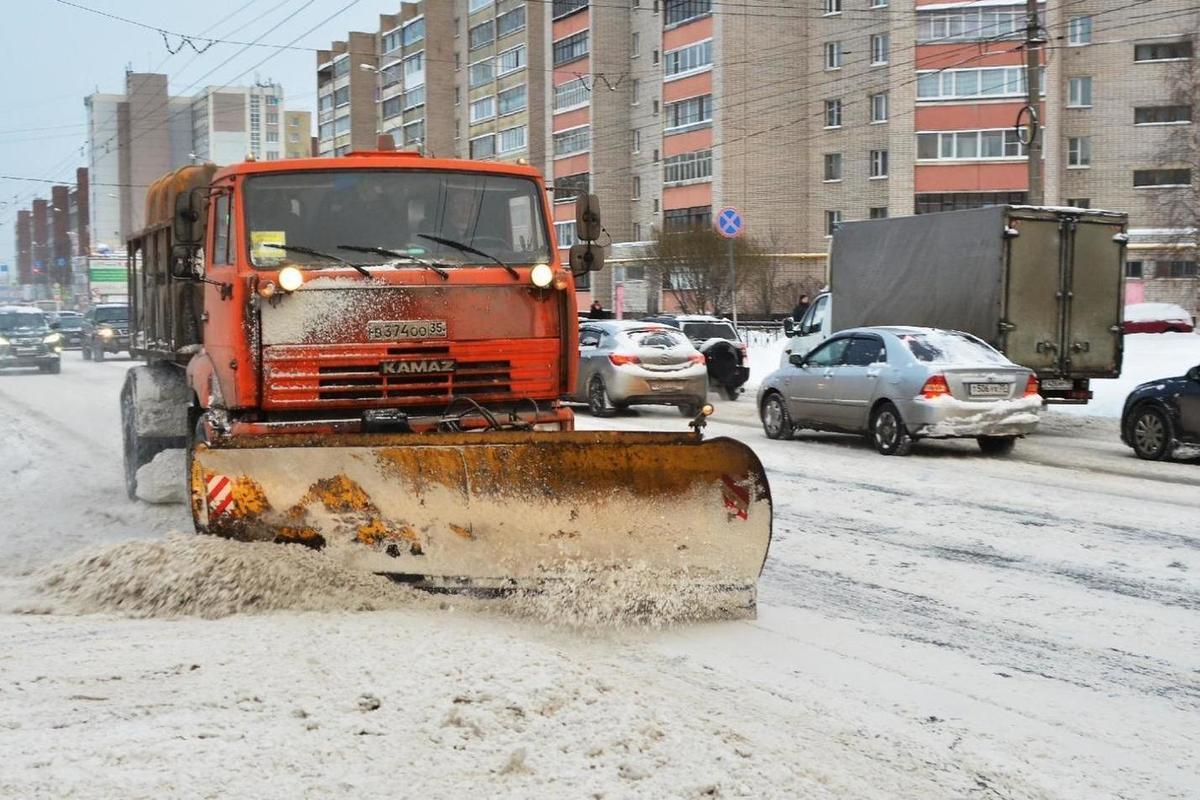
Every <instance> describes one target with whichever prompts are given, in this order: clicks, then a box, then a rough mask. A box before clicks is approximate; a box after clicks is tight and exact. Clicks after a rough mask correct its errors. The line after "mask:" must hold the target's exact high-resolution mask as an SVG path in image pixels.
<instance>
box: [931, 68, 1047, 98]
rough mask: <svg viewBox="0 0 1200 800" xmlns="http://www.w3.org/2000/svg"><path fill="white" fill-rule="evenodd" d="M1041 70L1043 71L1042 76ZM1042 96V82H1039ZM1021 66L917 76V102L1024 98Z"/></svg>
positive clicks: (1043, 86)
mask: <svg viewBox="0 0 1200 800" xmlns="http://www.w3.org/2000/svg"><path fill="white" fill-rule="evenodd" d="M1044 72H1045V70H1043V73H1044ZM1040 88H1041V93H1042V94H1045V93H1046V82H1045V81H1044V80H1043V81H1041V83H1040ZM1025 93H1026V90H1025V68H1024V67H984V68H982V69H948V70H933V71H924V72H919V73H917V99H918V100H957V99H959V98H964V97H1024V96H1025Z"/></svg>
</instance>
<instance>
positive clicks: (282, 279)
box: [279, 267, 304, 292]
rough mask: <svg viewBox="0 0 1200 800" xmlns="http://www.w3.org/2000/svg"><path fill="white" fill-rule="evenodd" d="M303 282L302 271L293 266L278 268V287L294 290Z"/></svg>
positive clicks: (289, 290)
mask: <svg viewBox="0 0 1200 800" xmlns="http://www.w3.org/2000/svg"><path fill="white" fill-rule="evenodd" d="M303 283H304V273H303V272H301V271H300V270H298V269H296V268H295V267H284V268H283V269H281V270H279V288H280V289H283V290H284V291H285V292H294V291H296V290H297V289H299V288H300V287H301V285H303Z"/></svg>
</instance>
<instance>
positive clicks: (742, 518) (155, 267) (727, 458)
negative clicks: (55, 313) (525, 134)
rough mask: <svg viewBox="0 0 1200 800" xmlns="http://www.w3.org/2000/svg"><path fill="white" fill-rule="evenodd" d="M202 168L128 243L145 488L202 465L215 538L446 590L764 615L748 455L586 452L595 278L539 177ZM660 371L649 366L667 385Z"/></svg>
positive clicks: (756, 495) (425, 167) (395, 159)
mask: <svg viewBox="0 0 1200 800" xmlns="http://www.w3.org/2000/svg"><path fill="white" fill-rule="evenodd" d="M389 145H390V143H389V142H387V141H386V137H385V138H384V140H381V143H380V149H379V150H378V151H373V152H366V153H353V154H350V155H347V156H344V157H339V158H322V159H293V160H284V161H264V162H255V161H247V162H244V163H240V164H236V165H233V166H229V167H224V168H217V167H215V166H213V165H211V164H207V165H193V166H188V167H183V168H181V169H179V170H177V171H175V172H173V173H171V174H169V175H166V176H164V177H162V178H160V179H159V180H158V181H156V182H155V183H154V184H153V185H152V186H151V187H150V189H149V190H148V195H147V212H146V216H147V227H146V228H145V229H144V230H142V231H141V232H140V233H138V234H136V235H135V236H133V237H132V238H131V239H130V241H129V242H128V253H129V263H128V267H129V299H130V306H131V314H130V316H131V319H130V322H131V325H130V327H131V337H132V338H131V348H132V352H133V354H134V356H135V357H137V358H139V359H140V360H143V361H145V363H144V364H140V365H138V366H135V367H133V368H132V369H130V370H129V373H128V376H127V377H126V381H125V384H124V387H123V389H122V393H121V411H122V425H123V432H124V456H125V481H126V488H127V490H128V492H129V494H130V496H131V497H132V496H134V495H135V494H136V492H137V480H138V471H139V469H140V468H141V467H143V466H144V465H146V464H148V463H149V462H150V461H151V460H152V459H153V458H154V457H155V456H156V455H157V454H158V453H159V452H160V451H162V450H164V449H167V448H173V447H186V448H187V452H188V481H189V495H190V502H191V508H192V515H193V518H194V521H195V526H196V530H197V531H198V532H200V533H207V534H214V535H217V536H222V537H227V538H232V539H237V540H244V541H274V542H281V543H299V544H303V545H307V546H310V547H313V548H318V549H322V550H324V551H326V552H327V553H329V554H331V555H337V556H338V557H342V558H344V559H346V560H347V561H348V562H349V563H351V564H352V565H353V566H356V567H360V568H363V569H367V570H371V571H374V572H378V573H386V574H389V575H393V576H396V577H397V578H398V579H400V580H405V581H409V582H412V583H415V584H418V585H421V586H426V587H430V588H439V589H454V588H463V589H481V590H500V591H503V590H507V589H512V588H525V587H535V588H536V586H537V585H543V584H544V582H546V581H553V580H562V579H566V578H568V577H570V576H572V575H579V574H580V570H596V569H601V570H607V569H631V570H652V571H654V572H656V573H664V574H667V575H669V576H676V577H678V578H679V579H681V580H683V581H685V582H686V583H688V584H689V585H690V584H693V583H695V584H702V585H705V586H707V585H711V587H712V589H713V591H715V592H731V593H734V595H735V597H736V598H737V600H738V602H740V603H741V604H742V605H744V606H748V607H753V605H754V599H755V590H756V585H757V579H758V575H759V573H760V571H761V569H762V565H763V561H764V559H765V558H766V554H767V548H768V545H769V542H770V538H771V499H770V493H769V488H768V485H767V479H766V475H765V474H764V472H763V468H762V465H761V464H760V463H759V461H758V459H757V457H756V456H755V455H754V453H753V452H752V451H751V450H750V449H749V448H748V447H746V446H745V445H743V444H741V443H739V442H737V441H734V440H731V439H724V438H716V439H710V440H704V439H703V437H702V432H701V429H702V427H703V415H704V414H706V413H711V410H712V409H711V407H706V408H705V409H704V411H703V412H702V416H701V417H698V418H697V419H696V420H694V421H693V423H692V428H693V430H691V431H687V430H681V431H679V432H662V433H626V432H615V431H604V432H600V431H576V430H574V416H573V412H572V410H571V409H570V408H569V407H567V406H565V405H563V404H562V402H560V398H562V397H563V396H565V395H566V394H568V393H569V392H570V391H571V389H572V387H573V385H574V381H575V371H576V365H577V360H578V341H577V324H578V323H577V313H576V301H575V277H576V276H579V275H583V274H586V272H587V271H589V270H595V269H599V268H600V267H601V266H602V264H603V251H602V250H601V249H600V247H599V246H598V245H596V244H595V242H596V240H597V239H598V238H599V237H600V235H601V228H600V219H599V210H598V205H597V202H596V198H595V197H594V196H588V195H583V196H581V197H579V198H578V199H577V202H576V209H575V211H576V217H577V220H576V222H577V230H578V234H579V236H580V238H581V239H582V242H581V243H580V244H577V245H575V246H574V247H573V248H572V249H571V251H570V258H569V259H568V260H567V261H568V263H566V264H563V263H562V260H561V259H560V257H559V250H558V247H557V245H556V242H555V240H554V228H553V226H552V224H551V223H552V220H553V219H554V217H553V213H552V206H551V202H550V200H549V198H548V195H547V192H546V190H545V188H544V183H543V179H542V176H541V175H540V174H539V173H538V172H537V171H536V170H534V169H532V168H530V167H527V166H522V165H517V164H496V163H484V162H475V161H465V160H448V159H433V158H425V157H423V156H421V155H420V154H417V153H410V152H403V151H396V150H394V149H391V148H390V146H389ZM648 368H649V367H648Z"/></svg>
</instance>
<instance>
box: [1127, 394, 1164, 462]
mask: <svg viewBox="0 0 1200 800" xmlns="http://www.w3.org/2000/svg"><path fill="white" fill-rule="evenodd" d="M1174 439H1175V431H1173V430H1172V429H1171V420H1170V419H1168V418H1167V415H1166V414H1164V413H1163V412H1161V411H1159V410H1158V409H1157V408H1155V407H1154V406H1145V407H1143V408H1140V409H1138V411H1137V412H1136V413H1135V414H1134V415H1133V420H1132V422H1130V425H1129V440H1130V442H1132V443H1133V452H1134V453H1136V454H1137V457H1138V458H1144V459H1146V460H1147V461H1161V460H1162V459H1164V458H1167V457H1168V456H1169V455H1170V454H1171V444H1172V442H1173V441H1174Z"/></svg>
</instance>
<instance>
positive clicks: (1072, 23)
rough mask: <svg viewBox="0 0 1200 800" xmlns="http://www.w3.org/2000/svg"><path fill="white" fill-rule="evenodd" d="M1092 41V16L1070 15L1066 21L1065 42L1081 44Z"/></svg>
mask: <svg viewBox="0 0 1200 800" xmlns="http://www.w3.org/2000/svg"><path fill="white" fill-rule="evenodd" d="M1091 42H1092V18H1091V17H1071V19H1070V20H1069V21H1068V22H1067V44H1069V45H1073V46H1075V45H1081V44H1091Z"/></svg>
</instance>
